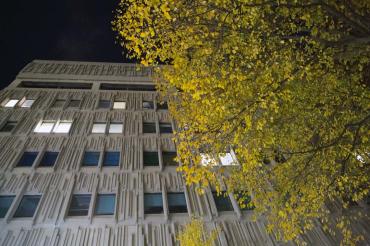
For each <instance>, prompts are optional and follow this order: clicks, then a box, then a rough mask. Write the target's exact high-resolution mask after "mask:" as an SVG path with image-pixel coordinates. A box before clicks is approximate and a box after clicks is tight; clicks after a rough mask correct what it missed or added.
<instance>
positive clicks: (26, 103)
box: [21, 99, 35, 108]
mask: <svg viewBox="0 0 370 246" xmlns="http://www.w3.org/2000/svg"><path fill="white" fill-rule="evenodd" d="M34 102H35V100H34V99H26V100H24V102H23V103H22V105H21V108H30V107H32V104H33V103H34Z"/></svg>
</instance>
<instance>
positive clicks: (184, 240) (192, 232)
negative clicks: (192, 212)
mask: <svg viewBox="0 0 370 246" xmlns="http://www.w3.org/2000/svg"><path fill="white" fill-rule="evenodd" d="M216 237H217V231H216V230H213V231H212V232H210V233H208V232H207V229H206V227H205V224H204V222H203V221H202V220H200V219H199V218H192V220H191V221H190V222H189V223H187V224H186V225H185V226H184V228H183V230H181V231H180V233H179V235H178V237H177V240H178V241H179V243H180V245H181V246H198V245H203V246H212V245H213V242H214V241H215V239H216Z"/></svg>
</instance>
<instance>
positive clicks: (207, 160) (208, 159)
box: [200, 153, 216, 166]
mask: <svg viewBox="0 0 370 246" xmlns="http://www.w3.org/2000/svg"><path fill="white" fill-rule="evenodd" d="M200 158H201V161H200V163H201V164H202V165H203V166H214V165H215V164H216V161H215V159H214V158H213V157H212V156H211V155H210V154H204V153H201V154H200Z"/></svg>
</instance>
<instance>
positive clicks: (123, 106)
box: [113, 101, 126, 109]
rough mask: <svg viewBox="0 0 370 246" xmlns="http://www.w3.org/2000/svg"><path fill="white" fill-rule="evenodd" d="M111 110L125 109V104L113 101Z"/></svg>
mask: <svg viewBox="0 0 370 246" xmlns="http://www.w3.org/2000/svg"><path fill="white" fill-rule="evenodd" d="M113 109H126V102H124V101H115V102H114V103H113Z"/></svg>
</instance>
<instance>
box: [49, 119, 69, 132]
mask: <svg viewBox="0 0 370 246" xmlns="http://www.w3.org/2000/svg"><path fill="white" fill-rule="evenodd" d="M71 126H72V121H61V122H59V124H56V126H55V128H54V130H53V132H55V133H68V132H69V130H70V129H71Z"/></svg>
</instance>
